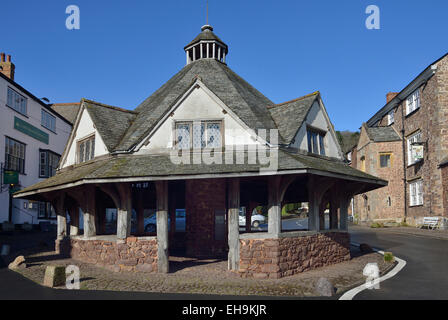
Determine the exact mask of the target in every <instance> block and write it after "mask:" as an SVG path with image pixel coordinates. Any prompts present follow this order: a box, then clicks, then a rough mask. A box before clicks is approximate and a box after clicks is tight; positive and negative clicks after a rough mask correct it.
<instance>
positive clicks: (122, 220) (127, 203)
mask: <svg viewBox="0 0 448 320" xmlns="http://www.w3.org/2000/svg"><path fill="white" fill-rule="evenodd" d="M117 190H118V194H119V197H120V203H119V207H118V208H117V209H118V212H117V238H118V239H121V240H124V239H126V238H127V237H129V236H130V235H131V218H132V193H131V192H132V190H131V185H130V184H129V183H118V184H117Z"/></svg>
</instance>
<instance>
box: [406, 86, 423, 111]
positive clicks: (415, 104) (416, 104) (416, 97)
mask: <svg viewBox="0 0 448 320" xmlns="http://www.w3.org/2000/svg"><path fill="white" fill-rule="evenodd" d="M411 100H412V105H411ZM420 103H421V100H420V88H418V89H417V90H415V91H414V92H412V93H411V94H410V95H409V96H408V97H407V98H406V116H408V115H410V114H411V113H413V112H415V111H417V110H419V109H420Z"/></svg>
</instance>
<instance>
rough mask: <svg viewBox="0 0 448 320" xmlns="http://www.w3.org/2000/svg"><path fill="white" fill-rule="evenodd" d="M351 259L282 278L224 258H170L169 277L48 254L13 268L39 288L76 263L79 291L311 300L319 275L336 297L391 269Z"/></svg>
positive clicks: (376, 258)
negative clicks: (244, 273)
mask: <svg viewBox="0 0 448 320" xmlns="http://www.w3.org/2000/svg"><path fill="white" fill-rule="evenodd" d="M352 256H353V259H352V260H351V261H347V262H343V263H340V264H337V265H333V266H328V267H324V268H320V269H316V270H312V271H308V272H305V273H301V274H297V275H294V276H290V277H285V278H282V279H266V280H256V279H244V278H240V277H239V275H238V274H235V273H232V272H230V271H228V270H227V261H226V260H214V259H209V260H197V259H192V258H185V257H170V267H171V273H170V274H143V273H127V272H123V273H115V272H112V271H109V270H107V269H104V268H100V267H96V266H93V265H90V264H86V263H82V262H79V261H75V260H73V259H63V258H61V257H60V256H58V255H56V254H55V253H54V252H51V251H43V252H38V253H30V254H27V255H26V262H27V264H28V267H27V268H26V269H20V270H17V271H18V272H20V273H21V274H23V275H24V276H25V277H27V278H29V279H31V280H33V281H35V282H37V283H39V284H42V282H43V278H44V273H45V268H46V266H47V265H61V266H67V265H76V266H78V267H79V268H80V272H81V289H82V290H112V291H143V292H160V293H192V294H218V295H245V296H247V295H263V296H306V297H308V296H316V293H315V292H314V286H315V284H316V282H317V280H318V279H319V278H320V277H326V278H328V279H329V280H330V281H331V282H332V283H333V284H334V286H335V287H336V288H337V293H342V292H344V291H346V290H348V289H350V288H352V287H354V286H356V285H359V284H361V283H363V282H364V281H365V277H364V276H363V274H362V271H363V269H364V267H365V265H366V264H367V263H374V262H376V263H377V264H378V266H379V268H380V270H381V273H382V274H383V273H385V272H386V271H388V270H390V269H391V268H392V267H393V264H392V263H386V262H384V260H383V257H382V256H381V255H379V254H377V253H370V254H365V255H361V253H360V252H359V249H358V248H355V247H354V248H353V250H352Z"/></svg>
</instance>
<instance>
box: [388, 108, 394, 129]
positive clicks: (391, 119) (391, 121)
mask: <svg viewBox="0 0 448 320" xmlns="http://www.w3.org/2000/svg"><path fill="white" fill-rule="evenodd" d="M394 123H395V111H394V110H391V111H390V112H389V113H388V114H387V125H388V126H390V125H393V124H394Z"/></svg>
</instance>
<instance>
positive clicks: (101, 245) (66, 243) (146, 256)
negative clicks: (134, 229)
mask: <svg viewBox="0 0 448 320" xmlns="http://www.w3.org/2000/svg"><path fill="white" fill-rule="evenodd" d="M56 251H57V252H60V253H61V254H65V255H68V256H70V257H71V258H73V259H75V260H79V261H82V262H86V263H91V264H95V265H98V266H100V267H105V268H107V269H109V270H112V271H115V272H120V271H135V272H147V273H149V272H157V239H155V238H135V237H130V238H127V239H126V240H123V241H119V240H118V241H108V240H85V239H76V238H75V239H73V238H72V239H67V240H56Z"/></svg>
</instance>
